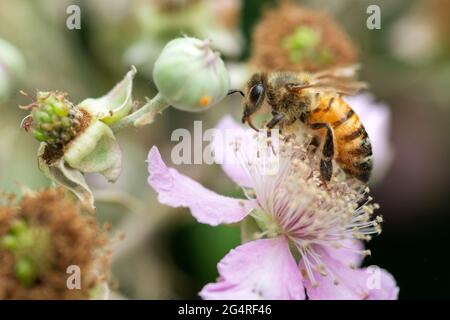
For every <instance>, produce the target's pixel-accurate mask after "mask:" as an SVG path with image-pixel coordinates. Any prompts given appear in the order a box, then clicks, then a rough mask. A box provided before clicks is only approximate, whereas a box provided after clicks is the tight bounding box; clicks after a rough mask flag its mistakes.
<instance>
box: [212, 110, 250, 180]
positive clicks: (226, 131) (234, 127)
mask: <svg viewBox="0 0 450 320" xmlns="http://www.w3.org/2000/svg"><path fill="white" fill-rule="evenodd" d="M215 129H216V130H218V131H219V133H220V135H217V134H216V135H215V136H214V139H213V142H212V148H213V150H214V156H215V160H216V162H217V163H220V164H221V165H222V169H223V171H225V173H226V174H227V175H228V177H230V179H231V180H233V182H235V183H236V184H238V185H240V186H242V187H247V188H252V187H253V186H254V183H253V180H252V179H251V177H250V175H249V174H248V173H247V172H246V171H245V170H244V168H243V166H242V164H240V161H239V159H238V158H237V157H236V151H235V149H234V147H233V145H232V143H233V142H235V141H236V139H241V141H242V142H243V143H242V145H244V146H250V142H251V141H252V140H253V135H254V131H251V130H250V129H246V128H244V127H243V126H241V125H239V123H237V122H236V121H235V120H234V119H233V118H232V117H231V116H225V117H223V118H222V120H220V121H219V123H218V124H217V125H216V127H215ZM249 150H250V148H241V150H240V152H245V151H249ZM245 156H246V157H247V158H251V155H245Z"/></svg>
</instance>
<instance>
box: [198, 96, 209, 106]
mask: <svg viewBox="0 0 450 320" xmlns="http://www.w3.org/2000/svg"><path fill="white" fill-rule="evenodd" d="M210 102H211V97H210V96H203V97H201V98H200V101H199V103H200V106H202V107H206V106H208V104H209V103H210Z"/></svg>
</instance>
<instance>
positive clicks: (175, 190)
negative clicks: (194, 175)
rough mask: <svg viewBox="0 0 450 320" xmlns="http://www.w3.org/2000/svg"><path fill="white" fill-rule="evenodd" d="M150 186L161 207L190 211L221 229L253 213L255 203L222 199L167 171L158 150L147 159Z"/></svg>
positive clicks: (181, 176)
mask: <svg viewBox="0 0 450 320" xmlns="http://www.w3.org/2000/svg"><path fill="white" fill-rule="evenodd" d="M147 161H148V170H149V173H150V176H149V178H148V183H149V184H150V186H152V187H153V189H155V191H156V192H157V193H158V200H159V202H161V203H162V204H166V205H169V206H172V207H175V208H176V207H189V209H191V213H192V215H193V216H194V217H195V218H196V219H197V220H198V221H199V222H201V223H206V224H210V225H213V226H215V225H218V224H221V223H234V222H238V221H241V220H242V219H243V218H244V217H245V216H246V215H247V213H248V212H250V211H251V210H252V209H253V202H252V201H248V200H243V199H234V198H229V197H224V196H221V195H219V194H217V193H215V192H213V191H211V190H209V189H206V188H205V187H203V186H202V185H201V184H199V183H198V182H196V181H194V180H192V179H190V178H188V177H186V176H184V175H182V174H180V173H179V172H178V171H176V170H175V169H172V168H168V167H167V166H166V165H165V163H164V162H163V160H162V159H161V154H160V153H159V151H158V148H157V147H155V146H154V147H152V149H151V150H150V152H149V155H148V160H147Z"/></svg>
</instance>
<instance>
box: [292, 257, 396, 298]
mask: <svg viewBox="0 0 450 320" xmlns="http://www.w3.org/2000/svg"><path fill="white" fill-rule="evenodd" d="M321 259H322V261H323V263H324V264H325V265H326V266H327V268H328V275H326V276H321V275H320V274H318V273H317V272H316V273H315V278H316V281H317V284H318V285H317V287H313V286H312V285H311V282H310V281H309V280H306V281H305V287H306V291H307V294H308V297H309V299H311V300H385V299H388V300H392V299H397V296H398V292H399V289H398V287H397V286H396V283H395V280H394V278H393V277H392V276H391V275H390V274H389V273H388V272H386V271H385V270H383V269H381V268H378V267H375V266H374V267H369V268H364V269H352V268H350V267H349V266H347V265H345V264H343V263H342V262H341V261H339V260H337V259H336V258H334V257H332V256H330V255H329V254H328V253H327V252H325V251H322V254H321ZM301 264H302V263H301ZM302 267H303V265H302ZM334 280H337V284H336V283H335V282H334Z"/></svg>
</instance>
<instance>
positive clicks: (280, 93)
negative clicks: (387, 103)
mask: <svg viewBox="0 0 450 320" xmlns="http://www.w3.org/2000/svg"><path fill="white" fill-rule="evenodd" d="M356 67H357V66H350V67H346V68H335V69H331V70H326V71H322V72H318V73H314V74H312V73H307V72H270V73H256V74H254V75H253V76H252V77H251V78H250V80H249V81H248V83H247V87H246V92H245V93H242V94H243V96H244V99H243V106H244V114H243V117H242V122H243V123H246V122H247V123H248V124H249V125H250V126H251V127H252V128H253V129H255V130H258V129H257V128H256V127H255V126H254V125H253V122H252V115H254V114H255V112H257V111H259V110H261V107H262V106H263V105H264V104H265V102H267V104H268V106H269V107H270V109H271V112H272V116H273V117H272V119H271V120H270V121H269V122H268V123H267V124H266V128H267V129H272V128H274V127H275V126H277V125H278V127H279V128H280V131H281V130H284V129H285V128H289V126H292V125H293V124H294V123H296V122H297V121H301V123H302V124H303V125H304V126H305V127H306V128H307V129H308V130H310V131H311V132H312V133H313V136H314V139H313V144H315V146H316V147H320V149H319V150H321V160H320V174H321V177H322V179H323V180H324V181H325V182H327V181H330V180H331V177H332V175H333V160H335V161H336V162H337V163H338V164H339V166H340V167H341V168H342V169H343V170H344V171H345V172H346V173H347V174H349V175H350V176H352V177H355V178H356V179H358V180H360V181H362V182H367V181H368V180H369V178H370V173H371V170H372V166H373V160H372V159H373V158H372V146H371V143H370V139H369V137H368V135H367V132H366V130H365V129H364V126H363V125H362V123H361V122H360V120H359V117H358V115H357V114H356V113H355V111H353V109H352V108H351V107H350V106H349V105H348V104H347V103H346V102H345V101H344V100H343V99H342V96H343V95H351V94H355V93H356V92H358V91H359V90H360V89H362V88H364V87H365V83H363V82H358V81H356V80H355V71H356ZM269 131H270V130H269Z"/></svg>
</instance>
